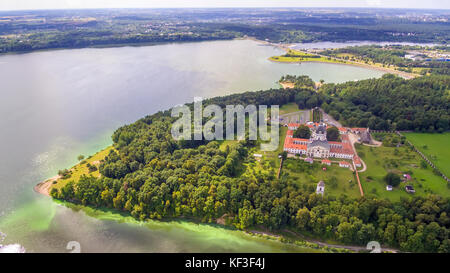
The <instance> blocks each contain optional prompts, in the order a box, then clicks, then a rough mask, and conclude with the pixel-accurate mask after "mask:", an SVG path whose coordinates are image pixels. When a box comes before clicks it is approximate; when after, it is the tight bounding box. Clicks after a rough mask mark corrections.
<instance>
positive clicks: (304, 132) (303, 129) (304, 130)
mask: <svg viewBox="0 0 450 273" xmlns="http://www.w3.org/2000/svg"><path fill="white" fill-rule="evenodd" d="M310 136H311V130H310V129H309V127H308V126H306V125H300V126H299V127H298V128H297V130H295V132H294V137H296V138H310Z"/></svg>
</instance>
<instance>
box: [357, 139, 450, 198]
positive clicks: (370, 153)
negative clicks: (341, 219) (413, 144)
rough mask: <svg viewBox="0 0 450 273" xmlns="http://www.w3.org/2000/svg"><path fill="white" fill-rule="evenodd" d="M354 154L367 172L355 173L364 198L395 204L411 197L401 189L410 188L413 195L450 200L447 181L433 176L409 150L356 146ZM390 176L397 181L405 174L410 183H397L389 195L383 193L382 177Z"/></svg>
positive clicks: (384, 190) (384, 185)
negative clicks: (397, 177) (369, 197)
mask: <svg viewBox="0 0 450 273" xmlns="http://www.w3.org/2000/svg"><path fill="white" fill-rule="evenodd" d="M356 150H357V152H358V155H359V156H360V157H361V158H362V159H363V160H364V162H365V163H366V165H367V170H366V171H365V172H362V173H359V177H360V179H361V183H362V186H363V188H364V192H365V193H366V195H373V196H376V197H378V198H387V199H389V200H391V201H399V200H400V198H402V197H404V198H409V197H411V194H409V193H407V192H406V191H405V186H406V185H412V186H413V187H414V189H415V191H416V192H415V193H414V195H419V196H428V195H430V194H437V195H441V196H443V197H450V185H449V184H448V183H447V181H445V180H444V179H443V178H442V177H441V176H439V175H436V174H435V173H433V170H432V168H431V167H430V166H428V165H427V164H425V165H424V164H423V163H422V162H424V161H423V160H422V158H421V157H420V156H419V155H418V154H417V153H416V152H414V151H413V150H411V149H410V147H408V146H400V147H398V148H397V147H385V146H381V147H368V146H364V145H356ZM391 172H392V173H396V174H398V175H399V176H401V177H402V176H403V174H409V175H410V176H411V180H409V181H407V182H401V183H400V185H399V186H398V187H394V189H393V190H392V191H387V190H386V185H387V183H386V182H385V176H386V175H387V174H388V173H391Z"/></svg>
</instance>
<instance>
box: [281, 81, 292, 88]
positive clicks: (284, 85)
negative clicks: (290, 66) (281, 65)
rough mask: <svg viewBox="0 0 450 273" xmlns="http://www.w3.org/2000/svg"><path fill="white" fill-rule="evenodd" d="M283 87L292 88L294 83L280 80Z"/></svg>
mask: <svg viewBox="0 0 450 273" xmlns="http://www.w3.org/2000/svg"><path fill="white" fill-rule="evenodd" d="M280 85H281V86H282V87H283V89H288V88H294V87H295V84H294V83H293V82H280Z"/></svg>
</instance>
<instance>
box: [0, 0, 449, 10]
mask: <svg viewBox="0 0 450 273" xmlns="http://www.w3.org/2000/svg"><path fill="white" fill-rule="evenodd" d="M166 7H167V8H176V7H384V8H432V9H450V1H449V0H0V10H22V9H69V8H72V9H83V8H166Z"/></svg>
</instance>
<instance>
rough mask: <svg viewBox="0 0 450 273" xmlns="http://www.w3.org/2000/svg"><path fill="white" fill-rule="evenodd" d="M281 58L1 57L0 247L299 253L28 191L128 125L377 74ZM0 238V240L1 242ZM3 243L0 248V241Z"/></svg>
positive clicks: (81, 52) (185, 48)
mask: <svg viewBox="0 0 450 273" xmlns="http://www.w3.org/2000/svg"><path fill="white" fill-rule="evenodd" d="M282 53H283V52H282V51H281V50H280V49H278V48H274V47H271V46H263V45H261V44H259V43H257V42H254V41H250V40H234V41H215V42H201V43H182V44H165V45H156V46H143V47H117V48H87V49H71V50H57V51H43V52H35V53H28V54H14V55H4V56H0V82H1V87H0V92H1V100H0V128H1V134H0V151H1V153H0V162H1V164H0V186H1V192H0V231H1V232H3V233H5V234H6V239H5V240H4V241H3V242H1V241H0V244H13V243H18V244H21V245H22V246H24V247H25V249H26V250H27V252H67V251H68V250H67V249H66V245H67V243H68V242H69V241H78V242H80V244H81V248H82V251H84V252H223V251H227V252H234V251H239V252H258V251H262V252H283V251H300V252H302V251H305V249H302V248H300V247H294V246H290V245H286V244H283V243H280V242H278V241H273V240H266V239H260V238H255V237H252V236H249V235H247V234H245V233H244V232H240V231H232V230H228V229H224V228H220V227H217V226H210V225H199V224H195V223H189V222H180V221H175V222H174V221H172V222H158V221H151V222H149V223H145V224H144V223H139V222H136V221H134V220H132V219H131V218H130V217H124V216H120V215H118V214H114V213H111V212H109V211H93V210H91V209H80V208H79V207H71V208H68V207H66V206H63V205H59V204H56V203H55V202H52V201H51V200H50V199H49V198H47V197H45V196H41V195H39V194H37V193H35V192H34V191H33V186H34V185H35V184H37V183H38V182H40V181H43V180H45V179H46V178H49V177H52V176H54V175H55V174H56V173H57V172H58V170H59V169H64V168H69V167H71V166H73V165H74V164H75V163H76V161H77V159H76V158H77V156H78V155H79V154H83V155H86V156H87V155H91V154H93V153H95V152H96V151H98V150H100V149H102V148H104V147H106V146H107V145H110V144H111V142H112V141H111V138H110V136H111V134H112V133H113V131H114V130H115V129H117V128H118V127H120V126H121V125H124V124H126V123H130V122H134V121H135V120H137V119H139V118H141V117H143V116H145V115H147V114H152V113H155V112H156V111H158V110H164V109H168V108H170V107H172V106H174V105H176V104H180V103H185V102H191V101H193V98H194V96H196V97H199V96H200V97H214V96H218V95H226V94H231V93H236V92H244V91H255V90H262V89H269V88H277V87H278V84H277V83H276V82H277V80H278V79H279V78H280V77H281V76H282V75H285V74H296V75H302V74H304V75H309V76H310V77H311V78H312V79H313V80H315V81H319V80H320V79H323V80H325V82H345V81H352V80H359V79H366V78H373V77H380V76H381V75H382V74H383V73H382V72H380V71H377V70H370V69H367V68H362V67H356V66H344V65H337V64H324V63H303V64H281V63H274V62H270V61H268V60H267V58H269V57H270V56H273V55H280V54H282ZM0 238H1V237H0ZM0 240H1V239H0Z"/></svg>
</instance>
